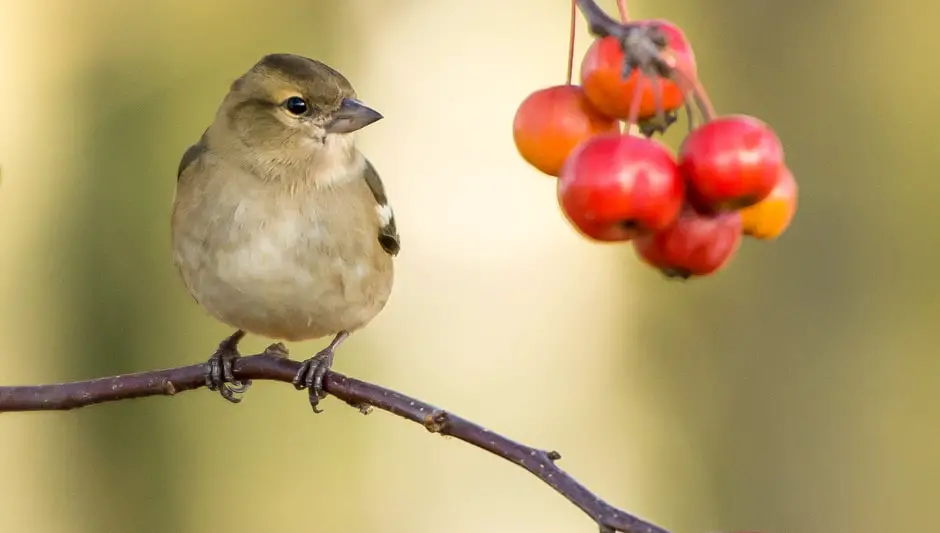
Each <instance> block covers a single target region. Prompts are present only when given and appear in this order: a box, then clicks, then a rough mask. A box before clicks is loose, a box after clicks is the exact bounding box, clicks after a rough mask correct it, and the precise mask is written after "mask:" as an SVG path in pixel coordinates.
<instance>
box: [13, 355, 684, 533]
mask: <svg viewBox="0 0 940 533" xmlns="http://www.w3.org/2000/svg"><path fill="white" fill-rule="evenodd" d="M299 368H300V363H299V362H297V361H293V360H290V359H286V358H281V357H275V356H271V355H262V354H259V355H252V356H249V357H243V358H241V359H238V360H236V361H235V365H234V372H235V378H236V379H238V380H241V381H243V382H244V381H245V380H249V379H250V380H271V381H282V382H285V383H290V382H291V381H292V380H293V379H294V375H295V374H296V373H297V370H298V369H299ZM205 371H206V365H191V366H183V367H179V368H171V369H167V370H155V371H152V372H141V373H137V374H126V375H123V376H113V377H106V378H99V379H93V380H88V381H75V382H71V383H57V384H51V385H31V386H22V387H0V413H9V412H16V411H65V410H70V409H77V408H79V407H86V406H89V405H94V404H99V403H104V402H116V401H121V400H129V399H132V398H143V397H146V396H172V395H174V394H177V393H180V392H184V391H189V390H194V389H198V388H201V387H204V386H205V377H204V376H205ZM324 388H325V389H326V391H327V392H328V393H329V394H331V395H333V396H335V397H336V398H339V399H340V400H343V401H344V402H346V403H348V404H350V405H352V406H354V407H357V408H359V409H360V410H366V409H367V406H373V407H377V408H379V409H381V410H383V411H388V412H389V413H392V414H396V415H398V416H400V417H402V418H405V419H407V420H411V421H412V422H417V423H418V424H421V425H422V426H424V427H425V428H426V429H427V430H428V431H430V432H432V433H440V434H441V435H449V436H451V437H454V438H456V439H459V440H462V441H464V442H466V443H468V444H471V445H473V446H476V447H477V448H480V449H482V450H486V451H488V452H490V453H492V454H494V455H497V456H499V457H502V458H503V459H506V460H507V461H509V462H511V463H514V464H517V465H519V466H521V467H522V468H524V469H526V470H528V471H529V472H530V473H532V474H533V475H535V476H536V477H538V478H539V479H540V480H542V481H543V482H545V483H546V484H547V485H549V486H550V487H552V488H553V489H555V490H556V491H558V493H560V494H561V495H562V496H564V497H565V498H567V499H568V501H570V502H571V503H573V504H574V505H576V506H577V507H578V508H579V509H581V510H582V511H584V513H585V514H587V515H588V516H590V517H591V518H592V519H593V520H594V521H595V522H597V524H598V526H600V528H601V529H602V530H606V531H621V532H623V533H668V531H666V530H665V529H662V528H660V527H658V526H656V525H653V524H650V523H648V522H646V521H644V520H641V519H640V518H637V517H635V516H633V515H631V514H629V513H627V512H625V511H621V510H619V509H617V508H615V507H613V506H611V505H610V504H608V503H607V502H605V501H604V500H602V499H600V498H598V497H597V496H595V495H594V494H593V493H592V492H591V491H590V490H588V489H587V487H585V486H584V485H582V484H580V483H578V482H577V481H576V480H575V479H574V478H573V477H571V476H570V475H569V474H567V473H566V472H565V471H563V470H562V469H561V468H559V467H558V465H557V464H555V462H556V461H557V460H558V459H560V458H561V455H559V454H558V452H554V451H546V450H542V449H538V448H532V447H530V446H526V445H524V444H520V443H518V442H515V441H513V440H510V439H509V438H507V437H504V436H502V435H500V434H498V433H495V432H493V431H490V430H488V429H486V428H484V427H482V426H480V425H478V424H475V423H473V422H471V421H469V420H467V419H465V418H461V417H459V416H457V415H455V414H452V413H449V412H447V411H445V410H443V409H440V408H438V407H435V406H433V405H431V404H428V403H425V402H422V401H420V400H417V399H415V398H411V397H408V396H405V395H404V394H401V393H398V392H395V391H393V390H389V389H386V388H384V387H381V386H379V385H374V384H372V383H367V382H365V381H360V380H358V379H353V378H350V377H347V376H344V375H342V374H339V373H336V372H332V371H331V372H327V374H326V378H325V380H324ZM303 396H304V401H305V402H306V401H307V398H306V395H303Z"/></svg>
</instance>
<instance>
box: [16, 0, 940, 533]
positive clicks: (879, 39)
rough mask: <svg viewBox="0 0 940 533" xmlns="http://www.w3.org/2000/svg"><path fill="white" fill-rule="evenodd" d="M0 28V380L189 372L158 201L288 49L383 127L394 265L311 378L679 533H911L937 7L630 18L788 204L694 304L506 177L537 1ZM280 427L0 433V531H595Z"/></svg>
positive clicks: (202, 333) (797, 4) (469, 477)
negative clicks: (563, 476)
mask: <svg viewBox="0 0 940 533" xmlns="http://www.w3.org/2000/svg"><path fill="white" fill-rule="evenodd" d="M602 5H604V7H606V8H608V9H611V10H612V11H611V12H612V13H613V12H614V11H613V8H614V2H613V0H611V1H608V2H602ZM0 10H2V11H0V43H2V44H0V54H2V56H0V65H2V74H0V76H2V77H0V105H2V115H0V116H2V121H0V135H2V137H0V165H2V171H3V175H2V182H0V236H2V237H0V239H2V252H0V384H9V385H12V384H29V383H43V382H51V381H65V380H75V379H85V378H90V377H96V376H102V375H112V374H117V373H124V372H132V371H140V370H146V369H153V368H162V367H169V366H177V365H183V364H192V363H195V362H199V361H202V360H204V359H205V358H206V357H208V355H209V354H210V353H211V352H212V350H213V349H214V348H215V346H216V344H217V343H218V341H219V340H221V338H222V337H224V336H225V335H227V334H228V333H230V331H229V330H228V328H227V327H226V326H224V325H222V324H219V323H217V322H216V321H214V320H213V319H211V318H210V317H209V316H208V315H207V314H206V313H205V312H203V311H202V309H201V308H199V307H198V306H197V305H196V304H195V303H193V301H192V300H191V299H190V297H189V296H188V295H187V294H186V292H185V290H184V289H183V286H182V283H181V282H180V281H179V279H178V278H177V274H176V272H175V270H174V267H173V265H172V262H171V259H170V251H169V231H168V225H169V219H168V217H169V210H170V204H171V200H172V195H173V188H174V183H175V182H174V176H175V171H176V167H177V164H178V162H179V158H180V155H181V154H182V152H183V150H185V148H186V147H187V146H189V145H190V144H191V143H192V142H194V141H195V140H196V139H198V137H199V135H200V134H201V133H202V130H203V128H204V127H205V126H206V125H207V124H208V123H209V121H210V120H211V119H212V116H213V114H214V112H215V109H216V106H217V104H218V103H219V101H220V100H221V98H222V96H223V95H224V93H225V91H226V90H227V87H228V83H229V82H230V81H231V80H232V79H234V78H235V77H237V76H238V75H240V74H241V73H242V72H243V71H244V70H246V69H247V68H248V67H250V66H251V65H252V64H253V63H254V62H255V61H256V60H257V59H258V58H259V57H260V56H261V55H263V54H265V53H268V52H275V51H277V52H293V53H299V54H303V55H307V56H310V57H315V58H318V59H321V60H324V61H326V62H327V63H329V64H331V65H332V66H334V67H336V68H338V69H340V70H341V71H342V72H343V73H345V74H346V75H347V77H349V78H350V80H351V81H352V82H353V84H354V85H355V86H356V88H357V90H358V92H359V94H360V96H361V97H362V99H363V100H364V101H366V102H367V103H369V104H370V105H372V106H373V107H375V108H377V109H379V110H380V111H381V112H382V113H384V115H385V117H386V119H385V120H383V121H381V122H379V123H378V124H376V125H374V126H372V127H370V128H368V129H367V130H365V131H364V132H363V133H362V134H361V136H360V139H361V145H362V149H363V150H364V151H365V153H366V154H368V156H369V157H370V158H371V159H372V161H373V162H374V163H375V165H376V166H377V168H378V169H379V171H380V172H381V173H382V176H383V178H384V180H385V183H386V187H387V189H388V191H389V195H390V197H391V200H392V202H393V204H394V206H395V209H396V215H397V217H398V224H399V229H400V231H401V233H402V242H403V250H402V253H401V255H400V256H399V258H398V260H397V280H396V287H395V292H394V294H393V297H392V300H391V302H390V304H389V306H388V307H387V308H386V310H385V312H384V313H383V314H381V315H380V316H379V318H377V319H376V320H375V321H374V322H373V323H372V325H371V326H370V327H368V328H367V329H366V330H364V331H362V332H361V333H358V334H357V335H354V336H353V338H352V339H351V340H350V341H349V342H348V343H347V344H346V345H345V346H344V348H343V350H341V351H340V354H341V355H340V356H339V358H338V360H337V364H336V369H337V370H338V371H340V372H343V373H347V374H350V375H353V376H356V377H359V378H362V379H366V380H372V381H375V382H378V383H380V384H383V385H386V386H389V387H392V388H395V389H398V390H401V391H402V392H404V393H407V394H411V395H414V396H417V397H419V398H422V399H425V400H428V401H430V402H432V403H435V404H437V405H440V406H442V407H445V408H447V409H451V410H453V411H455V412H457V413H459V414H461V415H464V416H467V417H469V418H471V419H473V420H476V421H478V422H480V423H482V424H484V425H486V426H488V427H490V428H491V429H493V430H496V431H500V432H503V433H505V434H506V435H508V436H510V437H512V438H516V439H520V440H522V441H524V442H526V443H529V444H532V445H536V446H539V447H544V448H549V449H557V450H559V451H560V452H562V454H563V455H564V459H563V460H562V462H561V465H562V467H563V468H566V469H568V470H569V471H570V472H571V473H572V474H573V475H574V476H575V477H577V478H578V479H580V480H581V481H582V482H584V483H586V484H587V485H588V486H589V487H591V488H592V489H593V490H595V491H596V492H597V493H598V494H599V495H600V496H601V497H604V498H605V499H607V500H608V501H610V502H611V503H613V504H615V505H618V506H620V507H624V508H626V509H628V510H630V511H633V512H636V513H638V514H640V515H641V516H643V517H645V518H648V519H650V520H651V521H653V522H655V523H657V524H659V525H662V526H664V527H667V528H669V529H670V530H674V531H676V532H688V533H693V532H701V533H704V532H706V531H719V530H732V529H750V530H760V531H767V532H778V533H875V532H883V531H901V530H917V531H930V530H932V528H933V527H936V526H935V522H936V519H935V508H936V503H935V500H934V498H936V497H937V494H938V491H940V449H938V447H940V429H937V428H938V423H937V422H938V420H940V387H938V383H940V357H938V356H940V348H938V342H937V339H936V332H937V329H938V325H940V302H938V288H937V283H936V280H935V279H934V278H935V276H936V273H935V272H934V269H935V268H936V267H937V265H938V264H940V261H938V260H940V253H938V249H940V232H938V230H940V223H938V222H937V221H936V220H935V217H936V208H935V206H934V204H935V203H936V199H937V198H938V195H940V180H937V179H936V177H937V172H938V170H937V169H938V168H940V150H938V149H937V147H936V146H935V145H934V142H936V139H937V135H938V134H937V131H936V130H937V127H936V125H937V123H938V119H940V91H938V89H937V83H938V81H940V76H938V75H937V74H936V72H935V70H936V69H935V68H933V65H932V63H930V59H932V58H933V56H934V55H935V54H929V53H928V52H929V50H940V32H937V31H936V27H935V26H936V25H937V23H938V22H940V4H938V3H937V2H929V1H925V0H897V1H895V2H891V3H884V2H876V1H873V0H829V1H826V0H794V1H769V0H727V1H725V2H708V1H705V0H697V1H689V0H685V1H680V0H657V1H654V0H635V1H634V2H633V4H632V11H633V15H634V16H635V17H665V18H668V19H671V20H673V21H675V22H677V23H678V24H680V25H681V26H682V27H683V28H684V29H685V31H686V33H687V35H688V36H689V38H690V39H691V41H692V43H693V45H694V47H695V50H696V54H697V59H698V64H699V71H700V75H701V77H702V80H703V81H704V83H705V84H706V86H707V87H708V88H709V91H710V93H711V96H712V99H713V100H714V102H715V104H716V106H717V107H718V109H719V110H720V111H722V112H729V113H730V112H740V113H748V114H753V115H756V116H759V117H761V118H763V119H764V120H766V121H768V122H769V123H771V124H772V125H773V126H774V127H775V129H776V131H777V132H778V133H779V134H780V136H781V137H782V138H783V140H784V142H785V145H786V147H787V154H788V156H787V157H788V161H789V163H790V167H791V168H792V169H793V171H794V173H795V175H796V177H797V179H798V180H799V181H800V184H801V205H800V211H799V213H798V215H797V217H796V219H795V222H794V224H793V226H792V227H791V229H790V231H789V232H788V233H787V234H786V236H785V237H783V238H782V239H781V240H780V241H778V242H776V243H773V244H757V243H754V242H748V243H746V246H744V248H743V249H742V250H741V252H740V253H739V254H738V257H737V258H736V259H735V260H734V262H733V263H732V264H731V265H730V266H729V267H728V268H727V269H726V270H724V271H723V272H721V273H720V274H719V275H717V276H715V277H713V278H709V279H703V280H697V281H694V282H691V283H673V282H667V281H666V280H665V279H663V278H662V277H661V276H659V275H658V274H657V273H656V272H654V271H652V270H650V269H648V268H645V267H642V266H640V264H639V263H638V261H637V260H636V259H635V258H634V255H633V252H632V249H631V248H630V247H629V246H601V245H596V244H592V243H588V242H586V241H584V240H583V239H581V238H580V237H578V236H577V235H576V234H575V232H574V231H573V230H572V229H570V228H569V227H568V225H567V223H566V222H565V221H564V220H563V218H562V216H561V215H560V213H559V212H558V208H557V205H556V203H555V189H554V182H553V181H552V180H551V179H549V178H545V177H543V176H541V175H539V174H537V173H536V171H534V170H532V169H530V168H529V167H528V166H526V165H525V163H523V162H522V160H521V158H520V157H519V156H518V155H517V154H516V152H515V149H514V147H513V144H512V138H511V122H512V117H513V113H514V111H515V108H516V106H517V105H518V104H519V102H520V101H521V100H522V99H523V98H524V97H525V96H526V95H527V94H528V93H529V92H531V91H533V90H535V89H537V88H541V87H544V86H547V85H553V84H558V83H562V82H563V76H564V69H565V55H566V46H567V24H568V23H567V16H568V3H567V0H552V1H550V2H549V1H546V0H512V1H506V0H475V1H469V0H423V1H419V0H345V1H332V2H328V1H326V0H266V1H264V2H261V1H251V2H249V1H243V0H242V1H232V0H228V1H222V0H200V1H198V2H190V1H183V0H163V1H161V2H118V1H115V0H85V1H82V2H77V1H74V0H30V1H26V0H4V1H3V2H2V3H0ZM579 27H580V29H581V30H582V31H581V38H580V40H579V43H578V51H579V54H580V53H583V51H584V50H585V49H586V47H587V45H588V39H587V38H586V37H585V33H584V31H583V30H584V25H583V24H580V26H579ZM923 60H927V61H928V62H927V63H921V64H918V61H923ZM676 129H677V130H678V129H681V128H676ZM670 140H671V141H672V143H673V146H675V145H676V142H677V140H678V135H677V134H672V135H671V136H670ZM265 341H266V340H265V339H260V338H256V337H249V338H248V339H247V340H246V342H245V343H244V344H243V346H244V351H245V353H252V352H254V351H257V350H259V349H261V348H262V347H263V346H264V345H265V344H266V342H265ZM325 342H326V340H324V341H322V342H311V343H304V344H295V345H293V346H291V349H292V353H293V354H294V357H298V358H299V357H302V356H306V355H309V354H312V353H314V352H315V351H316V350H318V349H319V348H320V347H322V345H323V343H325ZM303 396H304V395H302V394H300V393H297V392H295V391H294V390H293V389H292V388H291V387H289V386H285V385H283V384H281V385H274V384H268V383H258V384H256V385H255V387H254V388H253V389H252V391H251V392H250V393H249V394H248V395H247V397H246V400H245V402H244V403H242V404H240V405H238V406H233V405H230V404H228V403H226V402H224V401H222V400H221V399H220V398H219V397H218V396H217V395H216V394H211V393H209V392H207V391H205V390H203V391H199V392H194V393H187V394H184V395H181V396H178V397H174V398H172V399H166V398H154V399H145V400H137V401H129V402H122V403H116V404H109V405H103V406H97V407H92V408H88V409H83V410H79V411H74V412H68V413H25V414H6V415H3V416H0V531H3V532H28V533H85V532H88V533H91V532H95V533H100V532H114V533H124V532H128V533H151V532H153V533H158V532H159V533H166V532H169V531H172V532H185V533H190V532H192V533H197V532H198V533H202V532H215V531H220V530H223V529H229V528H232V529H237V530H238V531H244V532H259V533H260V532H268V531H284V530H288V529H291V530H301V531H324V532H326V531H343V532H347V533H358V532H365V531H374V530H382V531H395V532H398V531H401V532H413V533H421V532H437V531H443V530H446V531H447V532H448V533H470V532H474V533H476V532H493V531H505V532H510V531H513V532H532V533H535V532H538V533H555V532H558V533H561V532H565V533H568V532H577V531H584V532H588V531H593V530H594V526H593V525H592V524H591V523H590V521H589V520H588V519H587V518H586V517H585V516H583V515H582V514H580V512H579V511H577V510H576V509H575V508H574V507H573V506H571V505H569V504H568V503H567V502H565V501H564V499H562V498H561V497H559V496H558V495H557V494H555V493H553V492H552V491H551V490H550V489H548V488H547V487H546V486H544V485H542V484H540V483H539V482H538V481H536V480H535V479H534V478H532V477H530V476H529V475H528V474H526V473H525V472H524V471H522V470H521V469H518V468H516V467H514V466H512V465H510V464H508V463H505V462H503V461H501V460H499V459H497V458H495V457H493V456H490V455H488V454H485V453H483V452H481V451H478V450H476V449H473V448H471V447H469V446H466V445H464V444H462V443H460V442H458V441H456V440H454V439H441V438H438V437H435V436H431V435H429V434H428V433H427V432H426V431H425V430H423V429H421V428H420V427H418V426H415V425H413V424H410V423H406V422H404V421H401V420H398V419H396V418H395V417H393V416H391V415H388V414H385V413H381V412H375V413H374V414H373V415H370V416H369V417H363V416H361V415H360V414H359V413H358V412H357V411H355V410H354V409H350V408H349V407H347V406H346V405H344V404H342V403H341V402H338V401H336V400H335V399H330V400H327V401H326V402H324V405H323V406H324V408H325V409H326V412H325V413H324V414H322V415H320V416H317V417H315V418H314V417H313V416H311V413H310V409H309V407H308V406H307V405H306V404H305V400H304V397H303Z"/></svg>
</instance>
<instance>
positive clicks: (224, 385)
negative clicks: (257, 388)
mask: <svg viewBox="0 0 940 533" xmlns="http://www.w3.org/2000/svg"><path fill="white" fill-rule="evenodd" d="M244 336H245V332H244V331H242V330H238V331H236V332H235V333H232V334H231V335H230V336H229V337H228V338H227V339H225V340H224V341H222V342H221V343H220V344H219V348H218V349H217V350H216V351H215V353H214V354H212V357H210V358H209V361H208V362H207V363H206V373H205V377H206V387H208V388H209V390H213V391H214V390H217V391H219V394H221V395H222V397H223V398H225V399H226V400H228V401H230V402H232V403H238V402H240V401H242V399H241V398H238V397H237V396H235V395H236V394H242V393H244V392H245V391H247V390H248V389H249V388H250V387H251V381H250V380H249V381H245V382H244V383H242V382H240V381H237V380H236V379H235V373H234V372H233V371H232V363H233V362H234V361H235V360H236V359H238V358H239V357H240V356H241V355H240V354H239V353H238V342H239V341H240V340H242V338H243V337H244Z"/></svg>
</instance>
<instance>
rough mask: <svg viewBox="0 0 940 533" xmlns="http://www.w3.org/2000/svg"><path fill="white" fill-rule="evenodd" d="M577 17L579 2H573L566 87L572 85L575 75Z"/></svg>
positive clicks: (569, 30)
mask: <svg viewBox="0 0 940 533" xmlns="http://www.w3.org/2000/svg"><path fill="white" fill-rule="evenodd" d="M577 15H578V4H577V0H571V15H570V16H569V17H568V18H570V19H571V23H570V26H569V29H568V75H567V77H566V78H565V84H566V85H571V77H572V75H573V74H574V38H575V33H576V32H577V21H578V19H577Z"/></svg>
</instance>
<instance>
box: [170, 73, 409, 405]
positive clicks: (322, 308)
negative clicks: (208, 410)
mask: <svg viewBox="0 0 940 533" xmlns="http://www.w3.org/2000/svg"><path fill="white" fill-rule="evenodd" d="M381 118H382V115H381V114H379V113H378V112H377V111H375V110H373V109H371V108H369V107H367V106H366V105H364V104H363V103H361V102H360V101H359V100H357V96H356V92H355V90H354V89H353V87H352V85H351V84H350V83H349V81H348V80H347V79H346V78H345V77H343V75H342V74H340V73H339V72H337V71H336V70H333V69H332V68H330V67H329V66H327V65H325V64H323V63H321V62H319V61H315V60H312V59H308V58H305V57H301V56H297V55H292V54H271V55H267V56H264V57H263V58H261V60H260V61H258V63H256V64H255V65H254V66H253V67H252V68H251V69H250V70H249V71H248V72H247V73H245V74H244V75H242V76H241V77H240V78H238V79H237V80H235V82H234V83H232V85H231V87H230V89H229V93H228V94H227V95H226V96H225V99H224V100H223V101H222V104H221V105H220V107H219V110H218V112H217V113H216V116H215V119H214V120H213V122H212V124H211V125H210V126H209V127H208V129H206V131H205V133H203V135H202V138H201V139H200V140H199V142H198V143H196V144H195V145H193V146H191V147H190V148H189V149H188V150H186V153H184V154H183V159H182V161H180V165H179V170H178V174H177V185H176V195H175V198H174V202H173V215H172V244H173V257H174V261H175V263H176V266H177V268H178V269H179V272H180V274H181V276H182V278H183V282H184V283H185V285H186V288H187V289H188V290H189V292H190V294H191V295H192V296H193V298H194V299H195V300H196V301H197V302H198V303H199V304H201V305H202V306H203V307H205V308H206V309H207V310H208V311H209V313H210V314H212V315H213V316H214V317H215V318H217V319H218V320H220V321H222V322H224V323H226V324H228V325H230V326H232V327H233V328H236V330H237V331H235V333H234V334H232V335H231V336H230V337H229V338H227V339H226V340H224V341H223V342H222V343H221V344H220V345H219V349H218V350H217V351H216V353H215V354H213V356H212V357H211V358H210V359H209V364H208V365H207V372H206V384H207V386H208V387H209V388H210V389H212V390H219V391H220V393H221V394H222V396H223V397H224V398H226V399H227V400H229V401H232V402H238V401H240V399H239V398H237V397H236V396H235V395H236V394H238V393H242V392H244V391H246V390H247V389H248V387H249V386H250V382H246V383H239V382H238V381H236V380H235V379H234V375H233V372H232V362H233V361H234V360H235V359H236V358H238V357H239V353H238V342H239V341H240V340H241V339H242V337H244V335H245V333H246V332H248V333H253V334H258V335H262V336H265V337H269V338H272V339H276V340H285V341H300V340H305V339H317V338H321V337H325V336H327V335H335V337H334V338H333V341H332V342H331V343H330V345H329V346H327V347H326V348H325V349H324V350H322V351H320V352H319V353H317V354H316V355H315V356H313V357H311V358H310V359H308V360H306V361H305V362H304V365H303V367H302V368H301V369H300V371H299V372H298V373H297V376H296V377H295V378H294V386H295V387H297V388H298V389H303V388H308V389H309V391H310V402H311V404H312V405H313V409H314V411H316V412H320V411H319V409H318V408H317V404H318V403H319V400H320V399H322V398H323V397H324V396H325V393H324V391H323V377H324V375H325V373H326V371H327V370H328V369H329V368H330V366H331V365H332V363H333V356H334V351H335V350H336V348H337V347H338V346H339V345H340V344H341V343H342V342H343V341H344V340H345V339H346V338H347V337H348V336H349V334H350V332H353V331H355V330H357V329H359V328H361V327H363V326H365V325H366V324H367V323H369V322H370V321H371V320H372V319H373V318H374V317H375V316H376V315H377V314H378V313H379V312H380V311H381V310H382V309H383V308H384V307H385V304H386V302H387V301H388V299H389V295H390V293H391V289H392V280H393V264H392V257H393V256H395V255H397V254H398V250H399V246H400V242H399V237H398V231H397V229H396V225H395V217H394V215H393V213H392V209H391V207H390V206H389V204H388V201H387V199H386V196H385V189H384V187H383V185H382V182H381V180H380V179H379V175H378V174H377V173H376V171H375V168H373V166H372V164H371V163H369V161H368V160H367V159H366V158H365V157H364V156H363V155H362V153H360V152H359V150H358V149H356V145H355V141H354V135H355V132H356V131H358V130H360V129H361V128H363V127H365V126H368V125H369V124H372V123H373V122H375V121H377V120H379V119H381ZM266 352H267V353H269V354H274V355H280V356H287V349H286V348H285V347H284V345H283V344H281V343H275V344H272V345H271V346H269V347H268V348H267V350H266Z"/></svg>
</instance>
